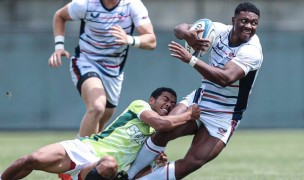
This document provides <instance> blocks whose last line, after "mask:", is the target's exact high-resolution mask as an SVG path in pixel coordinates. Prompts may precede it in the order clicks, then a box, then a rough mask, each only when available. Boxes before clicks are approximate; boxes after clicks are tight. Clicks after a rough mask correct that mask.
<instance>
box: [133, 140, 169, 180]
mask: <svg viewBox="0 0 304 180" xmlns="http://www.w3.org/2000/svg"><path fill="white" fill-rule="evenodd" d="M164 151H165V147H160V146H157V145H155V144H154V143H153V142H152V141H151V137H149V138H148V139H147V141H146V142H145V144H144V145H143V147H142V148H141V149H140V151H139V153H138V155H137V157H136V159H135V160H134V162H133V163H132V164H131V166H130V168H129V169H128V171H127V173H128V176H129V178H130V179H133V178H134V176H136V174H137V173H138V172H139V171H140V170H142V169H143V168H145V167H146V166H148V165H149V164H151V162H153V161H154V160H155V158H156V157H157V155H158V154H159V153H160V152H164Z"/></svg>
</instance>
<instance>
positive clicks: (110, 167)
mask: <svg viewBox="0 0 304 180" xmlns="http://www.w3.org/2000/svg"><path fill="white" fill-rule="evenodd" d="M96 169H97V171H98V172H99V174H100V175H101V176H103V177H105V178H109V179H111V178H114V177H115V176H116V174H117V171H118V165H117V162H116V160H115V159H114V158H113V157H112V156H105V157H103V158H102V159H101V160H100V161H99V163H98V164H97V166H96Z"/></svg>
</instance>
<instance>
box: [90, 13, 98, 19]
mask: <svg viewBox="0 0 304 180" xmlns="http://www.w3.org/2000/svg"><path fill="white" fill-rule="evenodd" d="M99 15H100V12H92V13H91V17H92V18H98V17H99Z"/></svg>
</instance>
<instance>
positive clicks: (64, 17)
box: [53, 4, 72, 37]
mask: <svg viewBox="0 0 304 180" xmlns="http://www.w3.org/2000/svg"><path fill="white" fill-rule="evenodd" d="M71 20H72V18H71V17H70V15H69V12H68V4H67V5H65V6H64V7H62V8H61V9H59V10H57V11H56V12H55V14H54V17H53V32H54V36H55V37H56V36H64V33H65V23H66V22H67V21H71Z"/></svg>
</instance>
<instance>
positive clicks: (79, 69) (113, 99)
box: [70, 57, 124, 106]
mask: <svg viewBox="0 0 304 180" xmlns="http://www.w3.org/2000/svg"><path fill="white" fill-rule="evenodd" d="M98 66H99V65H98V64H97V63H94V62H90V61H88V60H85V59H81V58H75V57H72V58H71V61H70V72H71V76H72V81H73V83H74V85H75V86H76V87H77V89H78V91H79V92H80V89H81V85H82V83H83V78H87V77H84V76H85V75H86V74H87V73H96V74H98V77H99V78H100V79H101V81H102V84H103V86H104V88H105V91H106V97H107V101H108V102H109V103H111V104H112V105H114V106H117V105H118V102H119V97H120V93H121V88H122V82H123V79H124V73H123V72H122V73H121V74H120V75H118V76H115V77H111V76H106V75H105V74H103V73H102V71H101V70H99V69H98ZM95 77H96V76H95ZM79 83H80V84H79Z"/></svg>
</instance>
